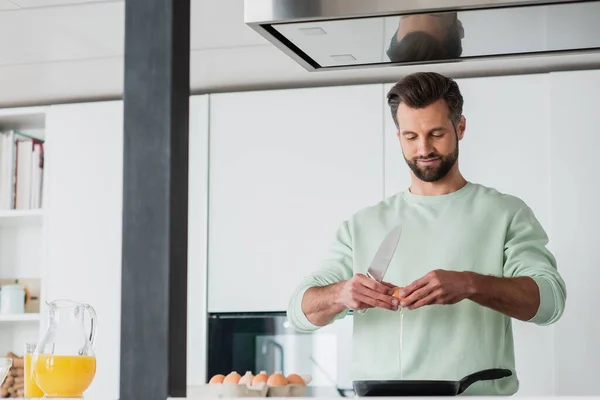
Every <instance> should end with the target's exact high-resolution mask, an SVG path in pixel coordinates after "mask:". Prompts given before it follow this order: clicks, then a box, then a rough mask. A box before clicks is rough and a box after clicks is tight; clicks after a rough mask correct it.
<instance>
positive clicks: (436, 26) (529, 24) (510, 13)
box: [245, 0, 600, 75]
mask: <svg viewBox="0 0 600 400" xmlns="http://www.w3.org/2000/svg"><path fill="white" fill-rule="evenodd" d="M599 20H600V1H548V0H546V1H538V0H530V1H523V0H520V1H517V0H502V1H498V0H245V22H246V24H248V25H249V26H250V27H252V28H253V29H254V30H255V31H256V32H258V33H260V34H261V35H262V36H264V37H265V38H266V39H268V40H269V41H270V42H272V43H273V44H274V45H275V46H277V47H278V48H279V49H281V50H282V51H283V52H284V53H286V54H287V55H288V56H290V57H291V58H292V59H293V60H295V61H296V62H297V63H298V64H300V65H302V66H303V67H304V68H305V69H307V70H308V71H326V70H340V69H364V68H373V67H388V68H389V67H396V66H405V65H406V66H408V65H412V66H413V68H410V69H412V70H414V67H418V66H420V65H431V64H448V63H454V64H459V63H463V62H466V61H468V62H469V64H470V69H471V70H473V71H475V72H477V71H476V70H477V68H476V67H475V69H473V65H471V63H472V62H478V61H479V62H480V64H479V65H481V66H482V68H489V67H490V65H492V64H490V62H492V63H493V61H494V60H496V61H497V62H501V63H505V64H506V60H509V59H510V60H514V61H515V62H522V63H523V65H526V66H527V67H528V68H527V72H533V71H553V70H565V69H578V68H579V67H581V68H589V67H595V66H600V23H598V21H599ZM479 72H480V73H479V75H481V72H482V71H479Z"/></svg>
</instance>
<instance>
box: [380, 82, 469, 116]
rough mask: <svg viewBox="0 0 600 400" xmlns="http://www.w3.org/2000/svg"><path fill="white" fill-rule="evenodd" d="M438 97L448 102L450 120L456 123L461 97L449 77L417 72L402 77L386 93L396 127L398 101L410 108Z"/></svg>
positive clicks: (426, 104) (424, 104) (421, 105)
mask: <svg viewBox="0 0 600 400" xmlns="http://www.w3.org/2000/svg"><path fill="white" fill-rule="evenodd" d="M440 99H444V100H445V101H446V104H448V109H449V111H450V115H449V117H450V120H451V121H452V123H453V124H454V125H457V124H458V123H459V122H460V117H461V116H462V108H463V98H462V95H461V93H460V89H459V88H458V84H457V83H456V82H455V81H454V80H453V79H451V78H448V77H445V76H443V75H440V74H438V73H435V72H418V73H415V74H411V75H408V76H406V77H404V78H402V80H400V82H398V83H396V84H395V85H394V87H393V88H392V89H391V90H390V91H389V92H388V95H387V100H388V104H389V106H390V109H391V112H392V118H393V119H394V123H395V124H396V127H398V118H397V117H396V113H397V112H398V106H400V103H404V104H406V105H407V106H408V107H410V108H424V107H427V106H429V105H431V104H433V103H435V102H436V101H438V100H440Z"/></svg>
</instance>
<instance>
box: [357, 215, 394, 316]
mask: <svg viewBox="0 0 600 400" xmlns="http://www.w3.org/2000/svg"><path fill="white" fill-rule="evenodd" d="M401 235H402V224H400V225H398V226H396V227H395V228H394V229H392V230H391V231H389V232H388V234H387V235H386V236H385V238H384V239H383V241H382V242H381V244H380V245H379V248H378V249H377V251H376V252H375V256H374V257H373V260H371V265H369V268H368V269H367V276H368V277H369V278H371V279H375V280H376V281H378V282H381V281H383V277H384V276H385V273H386V272H387V269H388V267H389V266H390V262H391V261H392V258H393V257H394V254H395V253H396V248H398V243H399V242H400V236H401ZM367 311H369V309H368V308H364V309H362V310H358V314H364V313H366V312H367Z"/></svg>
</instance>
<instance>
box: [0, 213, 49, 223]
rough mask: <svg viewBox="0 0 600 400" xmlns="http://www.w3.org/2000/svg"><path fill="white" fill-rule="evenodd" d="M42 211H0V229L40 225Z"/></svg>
mask: <svg viewBox="0 0 600 400" xmlns="http://www.w3.org/2000/svg"><path fill="white" fill-rule="evenodd" d="M42 215H43V213H42V210H41V209H35V210H0V227H4V226H31V225H41V224H42Z"/></svg>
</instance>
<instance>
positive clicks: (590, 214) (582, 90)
mask: <svg viewBox="0 0 600 400" xmlns="http://www.w3.org/2000/svg"><path fill="white" fill-rule="evenodd" d="M551 84H552V85H551V102H552V103H551V110H552V112H551V130H550V131H549V133H548V134H549V135H550V136H551V139H552V140H551V146H550V148H551V154H552V163H551V165H550V171H551V175H552V183H551V188H552V192H551V193H552V205H551V207H552V208H551V210H552V211H551V215H552V225H553V227H552V232H553V237H552V240H553V242H554V243H555V245H554V248H555V249H556V257H557V260H558V264H559V266H561V267H562V268H561V273H562V274H563V277H564V279H565V281H566V284H567V306H566V309H565V314H564V315H563V318H562V319H561V320H560V321H559V322H558V323H557V326H556V355H557V357H556V389H557V392H556V394H557V395H561V396H562V395H565V396H566V395H569V396H592V395H594V396H598V395H600V388H599V387H598V384H597V381H598V360H599V356H600V320H599V319H598V283H599V282H600V269H599V268H598V266H599V265H600V254H599V253H598V250H597V249H598V244H599V243H600V234H599V233H598V226H599V224H600V208H599V207H598V197H599V196H600V179H599V178H598V173H599V171H600V169H599V167H598V161H597V160H598V150H599V149H600V136H598V110H600V101H599V100H598V88H599V87H600V71H598V70H596V71H581V72H565V73H554V74H551Z"/></svg>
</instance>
